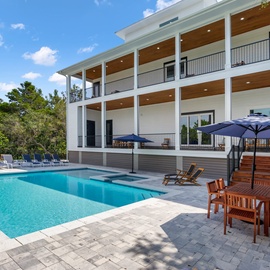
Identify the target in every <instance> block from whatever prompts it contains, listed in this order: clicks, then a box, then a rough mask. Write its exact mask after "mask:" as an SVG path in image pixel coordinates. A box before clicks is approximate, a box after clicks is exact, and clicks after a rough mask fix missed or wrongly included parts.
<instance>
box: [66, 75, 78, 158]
mask: <svg viewBox="0 0 270 270" xmlns="http://www.w3.org/2000/svg"><path fill="white" fill-rule="evenodd" d="M70 83H71V81H70V76H69V75H67V76H66V96H67V101H66V130H67V132H66V144H67V149H66V156H67V159H68V149H69V132H68V130H69V122H68V120H69V115H68V107H69V91H70ZM77 140H78V138H77Z"/></svg>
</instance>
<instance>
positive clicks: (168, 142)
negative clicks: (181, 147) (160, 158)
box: [161, 138, 170, 149]
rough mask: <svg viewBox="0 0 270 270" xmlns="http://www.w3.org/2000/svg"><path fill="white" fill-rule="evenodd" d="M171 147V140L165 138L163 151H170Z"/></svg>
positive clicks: (162, 145)
mask: <svg viewBox="0 0 270 270" xmlns="http://www.w3.org/2000/svg"><path fill="white" fill-rule="evenodd" d="M169 145H170V138H164V141H163V143H162V144H161V147H162V149H168V148H169Z"/></svg>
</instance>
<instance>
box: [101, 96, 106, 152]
mask: <svg viewBox="0 0 270 270" xmlns="http://www.w3.org/2000/svg"><path fill="white" fill-rule="evenodd" d="M106 135H107V134H106V102H105V101H102V102H101V148H105V147H106Z"/></svg>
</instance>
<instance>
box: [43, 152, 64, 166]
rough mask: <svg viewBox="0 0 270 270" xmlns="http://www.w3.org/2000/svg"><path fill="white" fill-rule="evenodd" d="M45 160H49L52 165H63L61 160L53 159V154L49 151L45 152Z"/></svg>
mask: <svg viewBox="0 0 270 270" xmlns="http://www.w3.org/2000/svg"><path fill="white" fill-rule="evenodd" d="M44 160H46V161H49V162H50V164H51V165H52V166H59V165H61V163H60V161H58V160H55V159H53V158H52V155H51V154H49V153H46V154H44Z"/></svg>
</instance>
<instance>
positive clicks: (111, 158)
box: [107, 153, 132, 170]
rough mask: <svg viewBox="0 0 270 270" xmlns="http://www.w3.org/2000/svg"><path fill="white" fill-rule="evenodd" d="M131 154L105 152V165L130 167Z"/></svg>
mask: <svg viewBox="0 0 270 270" xmlns="http://www.w3.org/2000/svg"><path fill="white" fill-rule="evenodd" d="M131 161H132V156H131V154H117V153H107V166H108V167H118V168H123V169H130V170H131V167H132V163H131Z"/></svg>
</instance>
